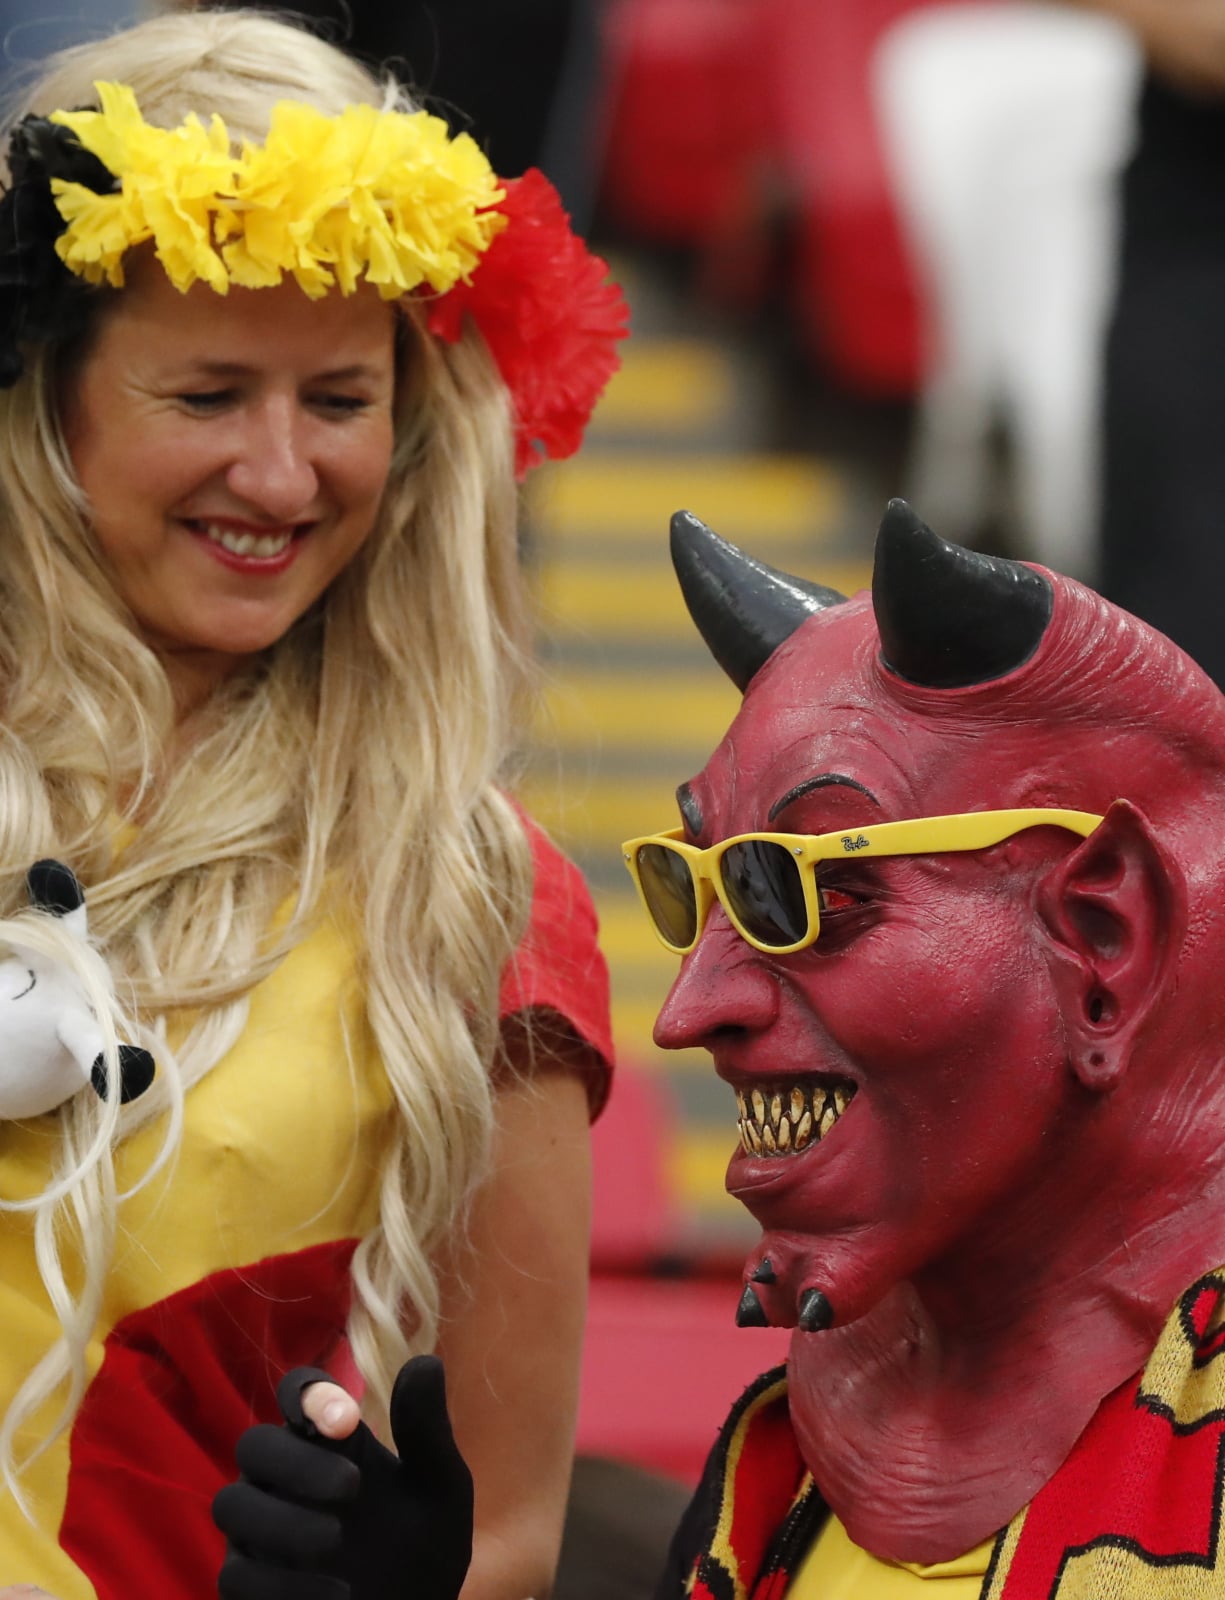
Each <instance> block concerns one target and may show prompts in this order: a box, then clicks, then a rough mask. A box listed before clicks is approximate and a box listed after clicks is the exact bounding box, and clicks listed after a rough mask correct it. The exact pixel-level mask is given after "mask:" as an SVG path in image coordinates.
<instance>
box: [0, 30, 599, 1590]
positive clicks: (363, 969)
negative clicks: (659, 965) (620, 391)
mask: <svg viewBox="0 0 1225 1600" xmlns="http://www.w3.org/2000/svg"><path fill="white" fill-rule="evenodd" d="M9 168H10V174H9V187H8V192H7V194H6V195H5V197H4V200H3V202H0V384H2V385H3V386H4V387H3V388H2V389H0V618H2V621H0V703H2V706H3V710H2V713H0V913H3V912H10V911H12V910H13V909H14V908H15V907H16V906H17V905H18V904H19V903H20V902H21V900H22V893H23V881H24V874H25V871H26V869H27V868H28V867H29V865H30V864H31V863H32V862H33V861H35V860H36V859H38V858H40V857H56V858H58V859H60V860H63V861H64V862H66V863H67V864H68V865H70V866H71V867H72V869H73V870H74V871H75V872H76V874H77V876H78V877H79V878H80V880H81V882H82V884H83V885H84V886H85V892H86V896H87V899H88V905H89V913H90V928H91V932H92V933H93V935H94V937H95V938H96V940H97V941H98V944H99V947H100V949H101V951H102V952H103V954H104V955H105V957H106V959H107V961H108V963H109V966H110V968H111V971H112V972H113V973H114V975H115V980H116V992H117V996H118V999H119V1001H120V1002H121V1005H122V1007H123V1025H124V1027H125V1028H126V1029H127V1030H128V1032H127V1034H126V1035H125V1036H127V1037H131V1038H133V1040H134V1042H137V1043H139V1044H143V1045H145V1046H147V1047H148V1048H149V1049H150V1050H151V1051H152V1053H153V1055H154V1056H155V1058H156V1062H157V1073H156V1077H155V1080H154V1083H153V1085H152V1087H151V1088H150V1089H149V1090H148V1092H147V1093H145V1094H144V1095H142V1096H141V1097H140V1098H139V1099H136V1100H134V1101H132V1103H131V1104H127V1105H121V1104H120V1103H119V1102H118V1099H117V1097H109V1098H105V1097H100V1096H99V1095H97V1094H94V1093H92V1092H86V1093H82V1094H80V1095H77V1096H74V1097H73V1098H72V1099H71V1100H70V1101H69V1102H68V1104H67V1105H66V1106H65V1107H63V1108H61V1110H60V1111H58V1112H56V1113H54V1114H51V1115H48V1116H44V1117H39V1118H35V1119H32V1120H30V1121H27V1122H23V1123H20V1124H13V1125H9V1126H6V1127H4V1128H3V1129H0V1326H2V1327H3V1329H4V1337H3V1339H2V1340H0V1471H2V1475H3V1481H4V1491H3V1495H2V1497H0V1585H4V1584H9V1585H28V1584H37V1585H40V1586H41V1587H42V1588H44V1589H45V1590H47V1591H48V1592H51V1593H53V1594H54V1595H56V1596H57V1597H58V1600H92V1597H94V1596H96V1597H98V1600H118V1597H120V1596H123V1597H125V1600H127V1597H129V1596H131V1595H134V1594H139V1595H142V1596H143V1595H157V1596H158V1597H159V1600H174V1597H176V1596H182V1597H184V1600H186V1597H192V1600H199V1597H201V1596H203V1595H206V1594H208V1593H210V1592H212V1589H213V1585H214V1583H215V1580H216V1573H217V1569H218V1568H219V1566H220V1564H221V1558H222V1554H223V1550H224V1542H223V1540H222V1538H221V1535H220V1534H219V1533H218V1532H217V1531H216V1529H215V1528H214V1527H213V1525H212V1522H211V1519H210V1515H209V1506H210V1502H211V1499H212V1496H213V1493H214V1491H215V1490H216V1489H217V1488H218V1487H219V1486H220V1485H221V1484H222V1483H223V1482H225V1481H226V1479H228V1478H230V1477H231V1476H232V1475H233V1465H232V1460H233V1451H234V1446H235V1443H236V1441H237V1439H238V1438H239V1436H240V1435H241V1434H242V1432H243V1431H244V1430H245V1429H246V1428H248V1427H249V1426H250V1425H252V1424H253V1423H258V1422H260V1421H273V1420H278V1419H279V1413H278V1411H277V1409H276V1404H275V1389H276V1384H277V1381H278V1379H279V1378H280V1376H281V1375H282V1374H283V1373H284V1372H285V1371H287V1370H288V1369H289V1368H292V1367H295V1366H299V1365H312V1366H316V1367H320V1368H323V1369H326V1370H329V1371H331V1372H333V1373H336V1374H337V1375H344V1374H348V1375H349V1376H350V1377H355V1381H356V1382H357V1384H358V1385H360V1386H363V1387H364V1412H365V1414H366V1416H367V1418H368V1419H369V1421H370V1422H371V1423H372V1424H373V1425H374V1426H375V1427H376V1428H378V1427H380V1424H381V1425H382V1430H383V1432H384V1436H386V1433H385V1428H386V1416H387V1407H388V1400H389V1395H390V1392H391V1387H392V1383H393V1381H394V1379H395V1376H396V1373H397V1371H398V1370H399V1369H400V1367H401V1365H402V1364H403V1363H404V1361H405V1360H406V1359H407V1358H408V1357H409V1356H410V1355H412V1354H414V1353H417V1352H423V1351H431V1350H436V1351H437V1352H438V1353H439V1354H440V1355H441V1356H442V1358H443V1361H444V1363H445V1368H446V1372H447V1383H448V1397H449V1403H450V1409H451V1414H452V1416H453V1418H454V1425H455V1433H456V1438H457V1441H458V1443H459V1446H460V1448H461V1450H462V1452H463V1454H464V1456H465V1458H466V1460H467V1461H468V1463H469V1464H470V1466H471V1470H472V1474H473V1478H474V1481H475V1498H476V1511H475V1516H476V1526H475V1539H474V1554H473V1561H472V1567H471V1571H470V1573H469V1576H468V1579H467V1582H466V1584H465V1587H464V1589H463V1595H464V1600H524V1597H525V1596H528V1595H534V1596H537V1597H540V1596H543V1595H545V1594H547V1592H548V1588H549V1583H550V1575H551V1571H552V1565H553V1562H554V1560H555V1556H556V1550H557V1546H558V1542H559V1537H560V1525H561V1516H562V1506H563V1501H564V1497H565V1488H566V1482H567V1475H568V1464H569V1456H570V1448H571V1433H572V1427H573V1418H574V1409H575V1396H576V1385H577V1361H578V1349H579V1341H580V1335H581V1326H582V1314H583V1299H584V1280H585V1263H586V1222H587V1177H588V1174H587V1163H588V1146H587V1123H588V1119H589V1115H590V1114H591V1112H592V1111H593V1109H598V1107H599V1104H600V1102H601V1100H602V1098H603V1095H604V1093H605V1087H606V1077H607V1070H608V1068H607V1062H608V1058H609V1047H608V1037H607V1015H606V998H607V997H606V985H605V978H604V972H603V967H602V963H601V961H600V958H599V955H598V953H597V951H596V949H595V945H594V918H593V915H592V912H591V907H590V902H589V900H588V898H587V897H586V894H585V891H584V890H583V888H582V886H581V884H580V882H579V881H578V879H577V876H576V874H575V873H574V871H573V869H572V868H571V867H569V865H568V864H567V863H566V862H565V861H564V860H563V859H562V858H561V857H560V856H559V855H558V854H557V852H556V851H555V850H553V849H552V847H551V846H549V845H548V844H547V843H546V842H545V841H544V840H543V839H542V838H541V837H540V836H539V834H538V833H537V831H536V830H534V829H533V828H532V827H531V826H530V824H528V823H527V822H526V820H525V819H524V818H523V817H522V815H521V814H520V813H519V812H518V811H517V810H516V808H515V807H514V806H513V804H512V803H511V801H510V800H508V798H507V797H506V793H505V791H504V789H503V788H502V787H501V785H502V784H503V783H504V782H505V780H506V769H507V763H508V760H509V759H510V757H511V756H512V755H513V752H514V746H515V741H516V738H517V737H518V735H519V733H520V731H521V729H522V727H523V714H524V708H525V703H526V699H527V688H528V684H529V679H530V673H529V669H528V662H527V652H528V620H527V611H526V607H525V604H524V598H523V594H522V591H521V587H520V575H519V568H518V563H517V555H516V541H515V513H516V505H515V490H514V476H515V467H516V464H517V465H518V466H519V468H520V469H521V470H522V469H524V468H526V466H527V465H528V464H530V462H531V460H533V459H534V458H535V456H536V455H537V454H538V453H539V451H540V450H541V448H543V449H545V450H549V451H551V452H553V453H560V452H563V451H565V450H568V449H571V448H573V447H574V446H575V445H576V444H577V441H578V435H579V433H580V431H581V424H582V421H583V420H584V418H585V412H586V410H587V409H589V406H590V404H591V403H593V402H594V398H595V395H596V393H597V392H598V389H599V387H600V386H601V384H602V381H603V380H604V378H606V377H607V375H608V373H609V372H610V371H611V367H612V364H613V360H612V357H611V355H610V352H611V350H612V344H613V341H614V340H615V338H616V337H617V336H618V335H619V334H620V332H622V331H623V313H622V309H621V307H620V302H619V300H617V299H616V298H615V296H614V295H613V293H612V291H610V290H609V289H608V287H607V286H605V285H604V283H603V278H604V272H603V268H602V264H599V263H596V262H594V260H593V258H591V257H589V256H587V255H586V253H585V252H584V251H583V250H582V247H581V246H580V245H579V244H578V243H577V241H576V240H574V239H573V237H572V236H571V235H570V234H569V233H568V231H567V230H566V229H565V228H564V226H562V225H561V223H560V219H559V215H558V213H557V210H556V207H555V203H554V202H553V200H552V199H551V197H550V196H549V194H548V193H547V192H545V190H544V189H543V187H541V184H542V180H541V181H537V184H536V187H534V188H533V187H532V184H531V183H529V179H524V180H522V183H521V184H520V185H518V186H501V185H499V183H498V180H497V179H496V177H495V176H494V175H493V174H492V173H491V172H490V171H489V169H488V166H487V163H485V162H484V158H483V157H482V156H481V155H480V152H479V151H478V150H477V149H476V147H475V146H474V145H472V144H471V142H470V141H467V140H464V139H462V138H460V139H454V140H452V139H450V138H449V137H448V136H447V135H446V132H445V130H443V129H442V128H441V125H439V124H437V123H435V122H434V120H433V119H429V118H425V117H424V116H423V115H422V114H420V113H415V112H414V111H413V109H412V107H411V106H410V105H409V104H408V103H407V102H406V101H405V99H404V98H403V96H402V95H401V94H399V93H398V92H397V90H396V89H395V86H393V85H384V84H382V83H379V82H376V81H375V80H374V79H372V78H371V77H370V76H369V75H367V73H366V72H365V71H364V70H363V69H362V68H360V67H358V66H356V65H354V64H353V63H352V62H351V61H349V60H348V59H347V58H345V57H344V56H342V55H341V54H340V53H338V52H337V51H335V50H333V49H332V48H331V47H329V46H327V45H325V44H323V43H321V42H319V41H318V40H316V39H314V38H312V37H310V36H308V35H305V34H301V33H298V32H296V31H295V30H293V29H291V28H289V27H287V26H285V25H283V24H280V23H277V22H274V21H271V20H269V19H267V18H266V17H263V16H257V15H255V14H250V13H243V12H224V13H208V12H198V13H189V14H176V15H173V16H167V17H162V18H158V19H155V20H153V21H150V22H147V23H144V24H141V25H140V26H138V27H136V28H133V29H131V30H129V31H127V32H125V33H120V34H117V35H116V36H114V37H113V38H111V39H109V40H107V41H105V42H103V43H100V44H94V45H90V46H88V47H85V48H83V49H81V50H77V51H71V52H66V53H64V54H63V55H62V56H60V57H58V58H55V59H53V60H52V62H51V63H50V64H49V67H48V70H47V72H46V75H45V76H44V78H43V80H42V81H41V82H40V83H39V84H38V85H37V86H36V87H35V89H34V90H33V91H32V92H30V93H29V94H28V96H27V97H26V100H25V103H24V104H23V106H22V107H21V108H19V111H18V114H17V116H16V117H15V118H14V120H13V133H12V138H11V143H10V157H9ZM533 294H535V296H536V299H533V298H532V297H533ZM542 302H544V303H542ZM550 318H551V319H552V321H551V322H550ZM576 330H577V331H576ZM581 330H586V331H585V332H583V331H581ZM592 330H594V331H592ZM541 354H543V357H544V358H545V365H543V366H542V365H541V361H540V360H539V359H538V356H539V355H541ZM567 362H569V363H570V365H569V366H568V367H567V365H566V363H567ZM533 363H535V365H533ZM554 369H556V370H559V371H564V373H565V378H566V381H565V382H564V383H555V382H553V381H552V377H551V374H552V372H553V371H554ZM576 396H577V398H576ZM346 1426H349V1427H351V1426H352V1419H349V1420H348V1422H347V1424H346Z"/></svg>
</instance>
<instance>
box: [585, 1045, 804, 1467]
mask: <svg viewBox="0 0 1225 1600" xmlns="http://www.w3.org/2000/svg"><path fill="white" fill-rule="evenodd" d="M675 1127H676V1118H675V1113H674V1110H673V1107H672V1104H671V1101H670V1099H669V1096H668V1093H667V1090H666V1087H665V1085H664V1083H663V1082H662V1081H661V1080H660V1079H659V1078H658V1077H657V1076H655V1075H654V1074H652V1073H650V1072H648V1071H646V1070H644V1069H642V1068H636V1067H634V1065H633V1064H632V1063H627V1062H625V1061H621V1062H619V1063H618V1067H617V1077H616V1079H615V1081H614V1085H613V1093H612V1096H611V1098H610V1100H609V1103H608V1106H607V1108H606V1110H605V1111H604V1114H603V1115H602V1116H601V1117H600V1119H599V1121H598V1122H597V1123H596V1125H595V1129H594V1132H593V1141H592V1142H593V1155H594V1165H595V1182H594V1206H593V1217H592V1242H591V1267H592V1275H591V1288H590V1299H589V1303H588V1313H587V1334H586V1340H585V1344H584V1349H583V1376H582V1389H581V1395H580V1401H579V1419H578V1443H577V1448H578V1451H579V1453H580V1454H582V1455H597V1456H611V1457H614V1458H616V1459H617V1460H621V1461H631V1462H636V1463H637V1464H638V1465H640V1466H644V1467H649V1468H652V1469H653V1470H654V1471H656V1472H662V1473H664V1474H666V1475H667V1476H669V1477H673V1478H677V1479H679V1480H681V1481H682V1482H685V1483H690V1484H692V1483H696V1481H697V1478H698V1475H699V1473H700V1472H701V1469H702V1463H703V1462H704V1461H705V1459H706V1453H707V1451H708V1450H709V1449H710V1447H711V1445H712V1444H713V1443H714V1438H715V1434H716V1432H717V1431H718V1428H719V1425H720V1423H721V1422H722V1420H723V1418H724V1416H725V1415H726V1413H727V1411H728V1410H729V1409H730V1407H731V1404H732V1401H733V1400H735V1398H736V1397H737V1396H738V1395H739V1394H740V1392H741V1390H742V1389H744V1388H745V1387H746V1386H747V1385H748V1384H749V1383H751V1382H752V1380H753V1379H754V1378H755V1377H757V1375H758V1374H759V1373H761V1372H764V1371H765V1370H766V1369H767V1368H768V1367H771V1366H775V1365H777V1363H778V1362H780V1361H782V1360H784V1359H785V1358H786V1354H787V1344H788V1340H789V1337H790V1335H789V1333H788V1332H787V1331H786V1330H784V1329H781V1328H762V1329H757V1328H753V1329H744V1328H737V1327H736V1323H735V1317H736V1304H737V1301H738V1300H739V1298H740V1292H741V1282H740V1276H739V1273H738V1272H737V1271H733V1270H729V1269H728V1267H727V1266H726V1265H725V1264H720V1265H718V1266H717V1267H715V1268H713V1269H712V1268H711V1267H710V1266H708V1265H706V1264H704V1263H698V1262H694V1263H691V1264H690V1265H691V1271H690V1275H687V1276H686V1275H684V1266H685V1262H684V1249H683V1242H682V1241H681V1239H680V1235H679V1232H678V1217H677V1213H676V1207H675V1205H674V1202H673V1199H672V1195H671V1191H670V1189H669V1185H668V1172H667V1167H668V1156H669V1150H670V1148H671V1141H672V1139H673V1137H674V1135H675ZM734 1137H735V1134H734V1131H733V1129H732V1126H731V1123H730V1121H729V1132H728V1149H729V1153H730V1149H731V1143H732V1140H733V1139H734Z"/></svg>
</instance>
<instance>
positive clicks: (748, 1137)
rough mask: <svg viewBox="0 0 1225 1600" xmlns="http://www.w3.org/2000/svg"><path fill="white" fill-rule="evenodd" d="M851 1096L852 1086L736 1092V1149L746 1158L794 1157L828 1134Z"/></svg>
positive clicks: (798, 1086) (788, 1086) (793, 1086)
mask: <svg viewBox="0 0 1225 1600" xmlns="http://www.w3.org/2000/svg"><path fill="white" fill-rule="evenodd" d="M854 1095H855V1085H854V1084H853V1083H840V1084H837V1085H836V1086H834V1087H828V1086H826V1085H824V1084H815V1083H810V1084H783V1085H780V1086H779V1087H778V1088H773V1087H770V1088H766V1089H753V1090H752V1091H750V1092H749V1093H746V1092H745V1091H744V1090H743V1089H737V1090H736V1110H737V1113H738V1115H737V1128H738V1130H739V1133H740V1148H741V1149H742V1150H743V1151H744V1152H745V1154H746V1155H752V1156H760V1155H767V1156H786V1155H798V1154H799V1152H800V1151H801V1150H806V1149H807V1148H808V1146H809V1145H810V1144H816V1143H817V1142H818V1141H820V1140H821V1139H824V1138H825V1136H826V1135H827V1134H828V1133H829V1131H830V1129H831V1128H832V1127H833V1126H834V1125H835V1123H836V1122H837V1121H838V1119H839V1118H840V1117H841V1116H842V1114H843V1112H844V1111H845V1110H846V1108H847V1106H848V1105H850V1103H851V1100H852V1099H853V1098H854Z"/></svg>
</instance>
